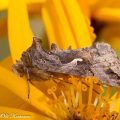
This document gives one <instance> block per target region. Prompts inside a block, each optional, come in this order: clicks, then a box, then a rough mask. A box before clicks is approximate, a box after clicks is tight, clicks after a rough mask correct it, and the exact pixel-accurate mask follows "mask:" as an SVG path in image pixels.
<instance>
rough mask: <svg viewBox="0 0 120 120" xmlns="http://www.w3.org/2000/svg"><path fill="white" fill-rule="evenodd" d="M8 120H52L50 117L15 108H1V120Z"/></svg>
mask: <svg viewBox="0 0 120 120" xmlns="http://www.w3.org/2000/svg"><path fill="white" fill-rule="evenodd" d="M5 118H7V120H9V119H10V120H11V119H15V120H20V119H22V120H27V119H28V120H37V119H38V120H51V119H50V118H48V117H45V116H43V115H40V114H36V113H33V112H29V111H24V110H20V109H15V108H11V107H4V106H0V120H1V119H3V120H4V119H5Z"/></svg>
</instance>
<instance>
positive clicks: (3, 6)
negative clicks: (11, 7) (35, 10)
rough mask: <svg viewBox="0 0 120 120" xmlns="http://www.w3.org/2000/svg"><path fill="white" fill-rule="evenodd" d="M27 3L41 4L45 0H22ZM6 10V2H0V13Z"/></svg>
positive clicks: (2, 0) (3, 0)
mask: <svg viewBox="0 0 120 120" xmlns="http://www.w3.org/2000/svg"><path fill="white" fill-rule="evenodd" d="M24 1H27V3H28V4H32V3H41V4H42V3H43V2H45V0H24ZM5 9H8V0H0V11H1V10H5Z"/></svg>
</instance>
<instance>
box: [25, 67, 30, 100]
mask: <svg viewBox="0 0 120 120" xmlns="http://www.w3.org/2000/svg"><path fill="white" fill-rule="evenodd" d="M26 74H27V83H28V99H29V97H30V82H31V81H30V74H29V70H28V69H26Z"/></svg>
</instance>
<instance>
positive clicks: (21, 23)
mask: <svg viewBox="0 0 120 120" xmlns="http://www.w3.org/2000/svg"><path fill="white" fill-rule="evenodd" d="M8 35H9V44H10V51H11V55H12V59H13V62H15V61H16V60H19V59H20V56H21V54H22V52H23V51H24V50H26V49H27V48H28V47H29V46H30V45H31V44H32V32H31V29H30V25H29V19H28V13H27V8H26V3H25V0H20V1H17V0H10V1H9V9H8Z"/></svg>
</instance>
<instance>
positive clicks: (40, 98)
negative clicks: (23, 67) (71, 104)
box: [0, 67, 56, 118]
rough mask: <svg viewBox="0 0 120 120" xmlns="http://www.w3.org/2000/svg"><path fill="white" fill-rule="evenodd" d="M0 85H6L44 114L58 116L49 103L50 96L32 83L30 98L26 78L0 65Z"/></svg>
mask: <svg viewBox="0 0 120 120" xmlns="http://www.w3.org/2000/svg"><path fill="white" fill-rule="evenodd" d="M6 75H7V76H6ZM0 85H1V86H4V87H6V88H7V89H9V90H10V91H12V92H13V93H14V94H16V95H18V96H19V97H20V98H22V99H23V100H25V101H26V102H28V103H30V104H31V105H33V106H34V107H36V108H37V109H38V110H40V111H42V112H43V113H44V114H46V115H49V116H51V117H53V118H55V117H56V116H55V114H54V113H53V112H52V111H51V110H50V109H49V106H48V104H47V102H48V98H47V97H46V96H45V95H44V94H43V93H42V92H41V91H40V90H38V89H37V88H35V87H34V86H33V85H31V84H30V99H28V98H27V94H28V91H27V90H28V88H27V82H26V80H24V79H22V78H19V77H18V76H16V75H15V74H14V73H12V72H10V71H8V70H7V69H5V68H3V67H0Z"/></svg>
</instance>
